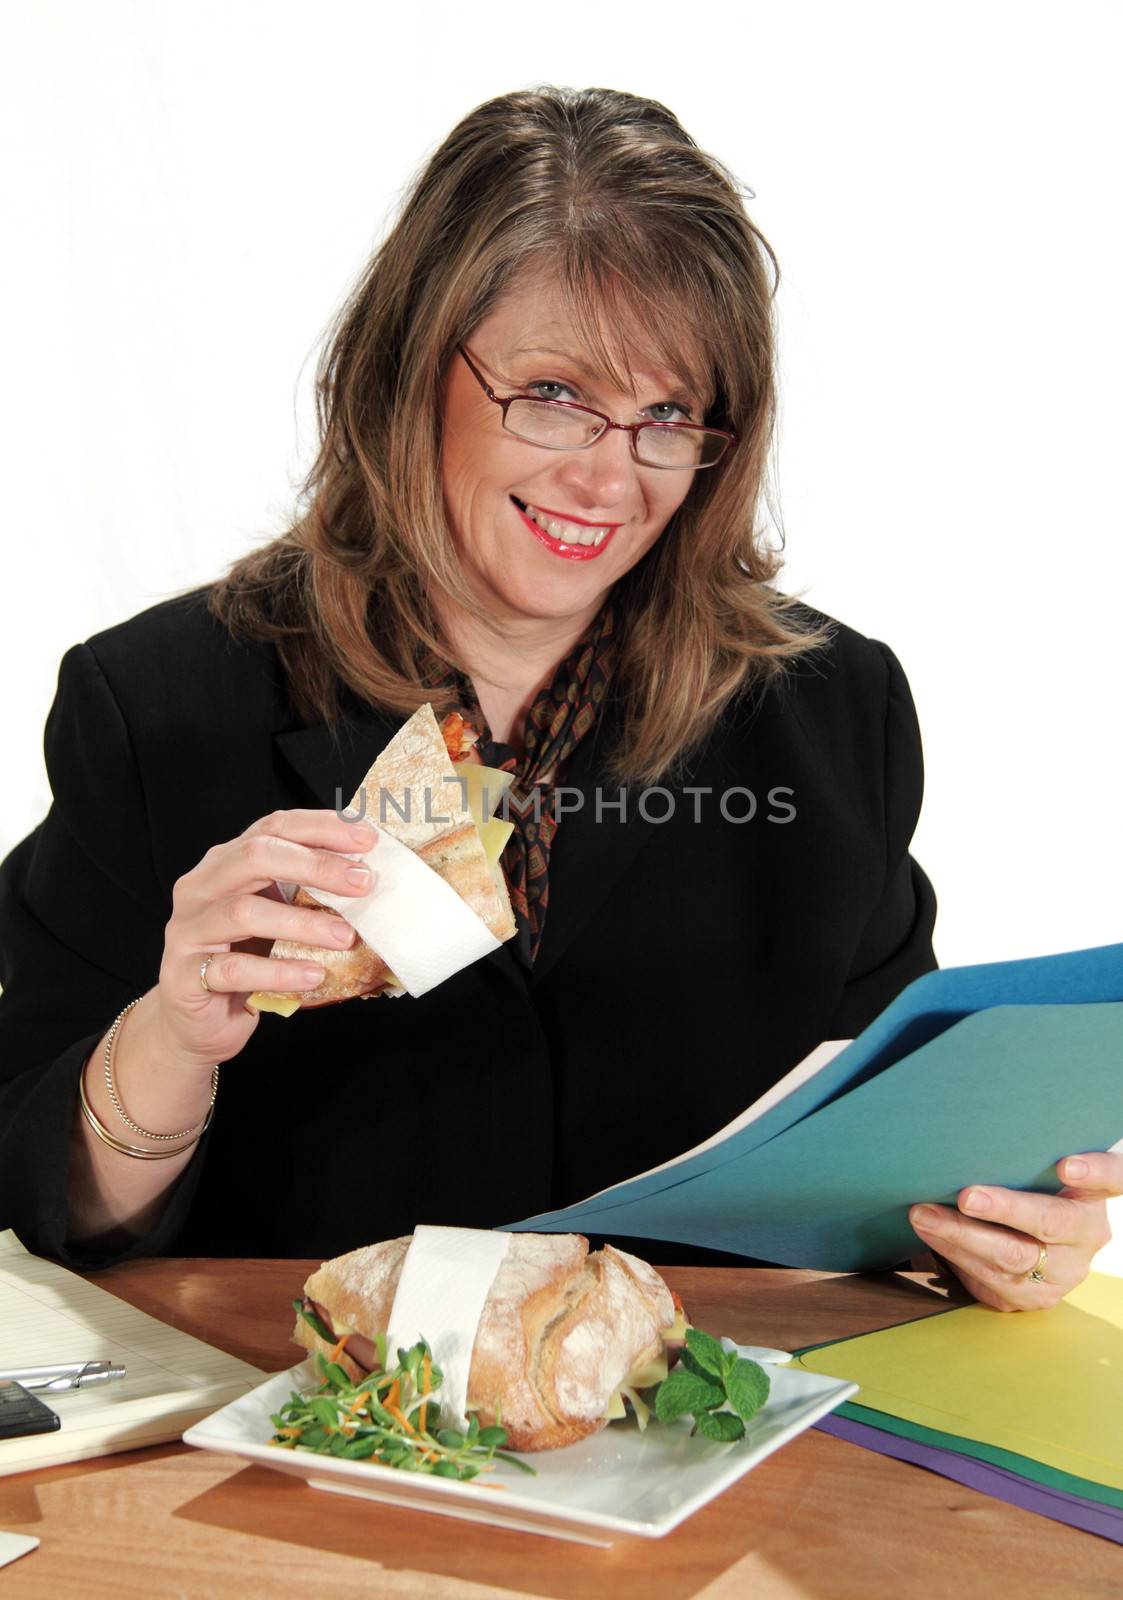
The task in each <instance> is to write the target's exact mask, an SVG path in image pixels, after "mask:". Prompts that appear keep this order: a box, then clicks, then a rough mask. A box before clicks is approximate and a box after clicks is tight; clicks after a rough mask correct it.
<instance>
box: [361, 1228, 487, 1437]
mask: <svg viewBox="0 0 1123 1600" xmlns="http://www.w3.org/2000/svg"><path fill="white" fill-rule="evenodd" d="M510 1243H511V1235H510V1234H509V1233H495V1232H492V1230H491V1229H489V1228H431V1227H426V1226H425V1225H424V1224H423V1225H422V1226H421V1227H419V1228H416V1229H415V1230H414V1235H413V1239H412V1241H411V1243H410V1246H409V1249H408V1250H407V1251H406V1257H405V1260H404V1261H403V1262H402V1273H401V1277H400V1278H399V1279H398V1292H397V1294H395V1296H394V1304H393V1305H392V1306H391V1308H390V1320H389V1324H388V1328H387V1336H386V1359H387V1360H388V1361H390V1362H393V1361H396V1360H397V1352H398V1351H399V1350H408V1349H409V1348H410V1347H411V1346H412V1345H415V1344H416V1343H417V1341H418V1340H419V1339H424V1340H426V1342H427V1343H428V1345H429V1349H430V1350H431V1351H432V1353H433V1360H434V1361H435V1362H436V1364H437V1366H438V1367H440V1369H441V1372H442V1373H443V1374H444V1381H443V1383H442V1384H441V1408H440V1409H441V1424H442V1426H444V1427H446V1428H456V1429H457V1430H458V1431H459V1432H461V1433H463V1431H464V1430H465V1428H467V1426H468V1417H467V1411H468V1373H469V1370H470V1368H471V1365H472V1347H473V1346H474V1345H475V1342H476V1332H477V1330H478V1328H479V1325H480V1317H481V1316H482V1315H483V1309H484V1305H485V1303H486V1301H487V1297H488V1294H489V1293H490V1290H491V1286H492V1284H493V1283H494V1282H495V1274H496V1273H497V1272H498V1271H499V1268H500V1265H501V1264H502V1261H503V1258H504V1256H505V1255H506V1254H507V1249H508V1247H509V1245H510Z"/></svg>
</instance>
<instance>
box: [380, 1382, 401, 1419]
mask: <svg viewBox="0 0 1123 1600" xmlns="http://www.w3.org/2000/svg"><path fill="white" fill-rule="evenodd" d="M401 1403H402V1380H401V1379H400V1378H395V1379H394V1381H393V1383H392V1384H391V1385H390V1390H389V1393H388V1394H387V1396H386V1398H385V1400H383V1402H382V1404H383V1405H384V1406H385V1407H386V1409H387V1411H393V1409H394V1407H395V1406H400V1405H401Z"/></svg>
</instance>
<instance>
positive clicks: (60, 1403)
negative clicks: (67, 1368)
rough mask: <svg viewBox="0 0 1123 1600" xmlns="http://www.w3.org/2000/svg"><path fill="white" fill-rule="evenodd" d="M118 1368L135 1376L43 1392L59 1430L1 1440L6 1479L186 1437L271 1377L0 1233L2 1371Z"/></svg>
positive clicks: (0, 1457)
mask: <svg viewBox="0 0 1123 1600" xmlns="http://www.w3.org/2000/svg"><path fill="white" fill-rule="evenodd" d="M102 1360H108V1361H113V1362H117V1363H120V1364H121V1365H122V1366H124V1367H125V1369H126V1372H127V1376H126V1377H124V1378H118V1379H115V1380H113V1381H111V1382H109V1383H104V1384H96V1385H94V1386H93V1387H92V1388H88V1389H76V1390H73V1391H72V1392H70V1393H66V1394H44V1395H42V1396H41V1397H40V1398H41V1399H43V1400H45V1401H46V1403H47V1404H48V1405H49V1406H50V1407H51V1409H52V1410H54V1411H57V1412H58V1414H59V1416H60V1417H61V1419H62V1426H61V1427H60V1428H59V1429H58V1431H57V1432H55V1433H41V1434H37V1435H33V1436H32V1437H29V1438H26V1439H0V1476H2V1475H4V1474H5V1473H9V1472H22V1471H24V1470H25V1469H27V1468H28V1467H45V1466H50V1465H52V1464H54V1463H55V1462H60V1461H80V1460H82V1459H84V1458H85V1457H87V1456H101V1455H111V1454H113V1453H114V1452H116V1451H119V1450H135V1449H137V1448H138V1447H139V1446H140V1445H146V1444H161V1443H163V1442H164V1441H166V1440H168V1439H178V1438H179V1436H180V1434H181V1433H183V1431H184V1429H185V1428H189V1427H190V1426H191V1425H192V1424H193V1423H195V1422H198V1421H199V1420H200V1418H202V1417H205V1416H207V1415H208V1413H210V1412H211V1411H214V1410H216V1409H217V1407H219V1406H223V1405H226V1404H227V1402H228V1401H230V1400H234V1399H236V1398H237V1397H238V1396H239V1395H241V1394H245V1393H246V1391H247V1390H249V1389H253V1388H255V1387H256V1386H257V1385H258V1384H259V1383H260V1382H261V1381H262V1379H263V1377H264V1376H265V1374H264V1373H263V1372H261V1371H260V1370H259V1369H258V1368H257V1367H252V1366H250V1364H249V1362H247V1361H239V1360H238V1359H237V1358H236V1357H235V1356H230V1355H227V1354H226V1353H225V1352H224V1351H222V1350H216V1349H215V1348H214V1347H213V1345H209V1344H204V1343H203V1341H202V1340H201V1339H194V1338H192V1337H191V1335H190V1334H187V1333H180V1332H178V1331H177V1330H176V1329H175V1328H171V1327H169V1326H168V1325H167V1323H164V1322H159V1321H158V1320H157V1319H156V1318H155V1317H150V1316H148V1314H147V1313H146V1312H144V1311H138V1310H136V1308H135V1307H134V1306H130V1305H127V1304H126V1302H125V1301H124V1300H119V1299H118V1298H117V1296H116V1295H112V1294H109V1293H107V1291H106V1290H104V1289H99V1288H98V1287H97V1286H96V1285H95V1284H92V1283H87V1282H86V1280H85V1279H84V1278H80V1277H78V1276H77V1274H76V1273H73V1272H67V1271H66V1269H65V1268H64V1267H60V1266H56V1265H55V1263H54V1262H52V1261H44V1260H42V1259H41V1258H40V1257H39V1256H33V1255H31V1254H30V1253H29V1252H28V1251H27V1250H25V1249H24V1247H23V1245H22V1244H20V1242H19V1240H18V1239H17V1238H16V1236H15V1234H14V1233H12V1232H11V1231H10V1230H9V1231H8V1232H6V1233H0V1371H2V1370H6V1369H11V1368H13V1367H34V1366H46V1365H55V1364H60V1363H63V1362H68V1361H102Z"/></svg>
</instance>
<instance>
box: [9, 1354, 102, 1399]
mask: <svg viewBox="0 0 1123 1600" xmlns="http://www.w3.org/2000/svg"><path fill="white" fill-rule="evenodd" d="M124 1376H125V1369H124V1367H117V1366H114V1365H113V1363H112V1362H111V1361H70V1362H68V1363H67V1364H66V1365H65V1366H59V1367H13V1368H12V1369H11V1371H10V1372H0V1382H3V1381H4V1380H5V1379H10V1380H12V1381H13V1382H15V1383H19V1384H22V1385H23V1387H24V1388H25V1389H49V1390H51V1391H52V1392H53V1393H55V1394H61V1393H62V1392H63V1391H64V1390H66V1389H87V1388H89V1387H90V1385H91V1384H95V1383H108V1382H109V1379H110V1378H123V1377H124Z"/></svg>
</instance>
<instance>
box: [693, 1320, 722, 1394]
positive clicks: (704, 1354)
mask: <svg viewBox="0 0 1123 1600" xmlns="http://www.w3.org/2000/svg"><path fill="white" fill-rule="evenodd" d="M686 1348H687V1349H688V1350H689V1351H690V1354H691V1355H692V1356H693V1357H694V1360H695V1361H696V1362H697V1363H698V1365H699V1366H700V1367H701V1368H702V1369H703V1370H704V1371H705V1372H708V1373H709V1374H710V1376H711V1377H714V1378H716V1379H717V1380H718V1382H719V1383H720V1382H721V1379H722V1378H723V1377H724V1376H725V1351H724V1350H723V1349H722V1348H721V1345H720V1344H718V1342H717V1340H716V1339H715V1338H714V1337H713V1336H712V1334H708V1333H703V1332H702V1330H701V1328H687V1330H686Z"/></svg>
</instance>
